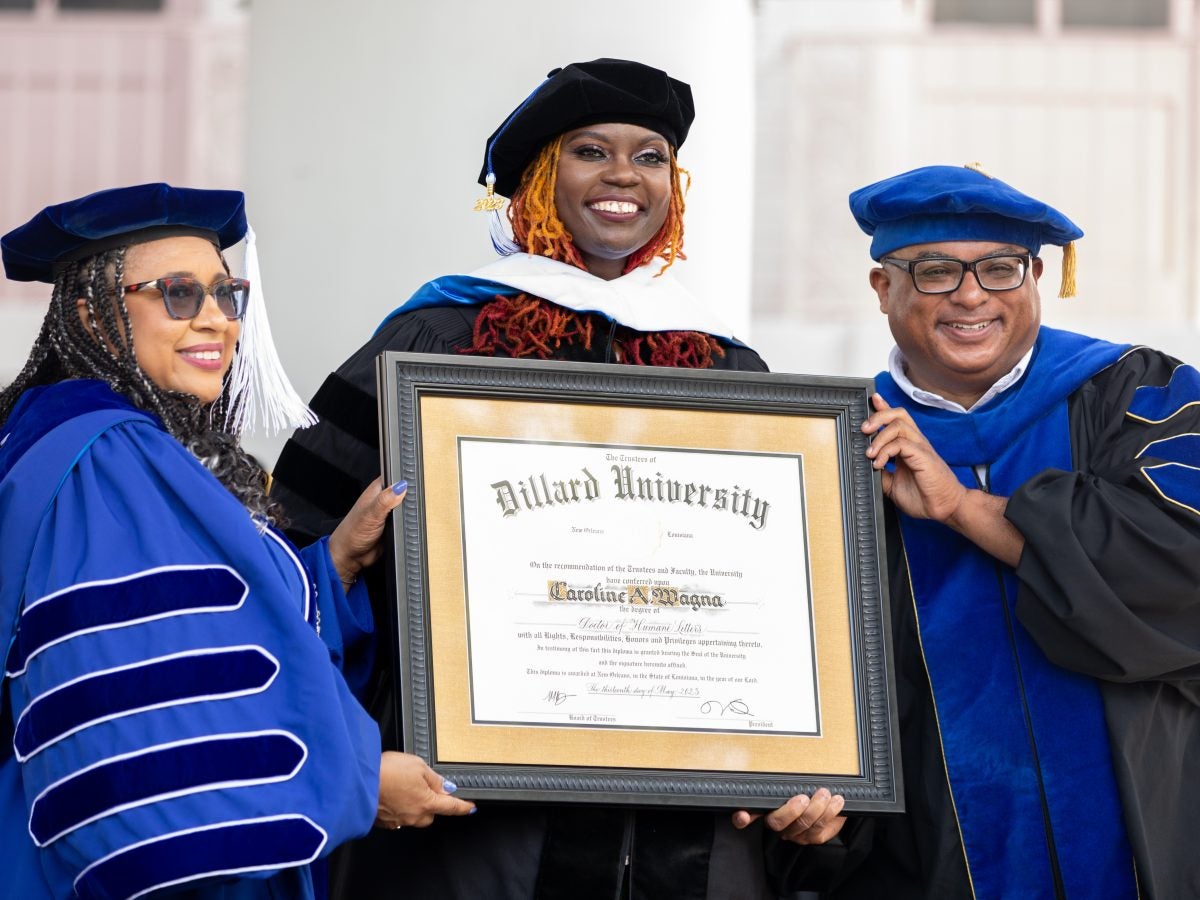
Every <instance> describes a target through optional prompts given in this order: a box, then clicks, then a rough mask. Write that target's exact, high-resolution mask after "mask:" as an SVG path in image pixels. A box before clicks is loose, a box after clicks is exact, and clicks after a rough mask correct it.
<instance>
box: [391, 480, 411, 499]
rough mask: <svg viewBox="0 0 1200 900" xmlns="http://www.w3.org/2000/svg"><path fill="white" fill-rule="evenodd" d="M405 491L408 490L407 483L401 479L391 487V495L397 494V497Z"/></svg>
mask: <svg viewBox="0 0 1200 900" xmlns="http://www.w3.org/2000/svg"><path fill="white" fill-rule="evenodd" d="M407 490H408V482H407V481H405V480H404V479H403V478H401V479H400V480H399V481H397V482H396V483H395V484H393V485H392V493H393V494H397V495H399V494H403V493H404V492H405V491H407Z"/></svg>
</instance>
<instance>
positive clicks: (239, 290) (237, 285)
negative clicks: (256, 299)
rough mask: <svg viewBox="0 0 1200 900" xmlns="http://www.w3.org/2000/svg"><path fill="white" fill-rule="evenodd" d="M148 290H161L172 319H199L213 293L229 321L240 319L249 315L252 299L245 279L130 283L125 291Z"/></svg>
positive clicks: (184, 277)
mask: <svg viewBox="0 0 1200 900" xmlns="http://www.w3.org/2000/svg"><path fill="white" fill-rule="evenodd" d="M146 288H158V291H159V293H160V294H161V295H162V301H163V306H164V307H166V310H167V315H168V316H170V317H171V318H172V319H194V318H196V316H198V315H200V310H201V309H203V307H204V298H205V297H206V296H208V295H209V294H211V295H212V298H213V300H215V301H216V303H217V309H219V310H220V311H221V313H222V314H223V315H224V316H225V318H227V319H230V320H233V319H240V318H241V317H242V316H244V315H245V314H246V304H247V303H248V302H249V300H250V282H249V281H247V280H246V279H245V278H222V279H221V280H220V281H214V282H213V283H212V284H211V285H207V286H206V285H205V284H204V283H203V282H201V281H197V280H196V279H195V278H188V277H186V276H171V277H169V278H155V279H154V280H153V281H142V282H139V283H138V284H127V285H125V292H126V293H133V292H136V291H144V290H145V289H146Z"/></svg>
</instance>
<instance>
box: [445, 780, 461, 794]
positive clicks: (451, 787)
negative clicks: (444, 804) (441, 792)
mask: <svg viewBox="0 0 1200 900" xmlns="http://www.w3.org/2000/svg"><path fill="white" fill-rule="evenodd" d="M442 787H443V788H445V790H446V793H447V794H453V793H454V792H455V791H457V790H458V785H457V784H455V783H454V782H453V781H451V780H450V779H449V778H443V779H442Z"/></svg>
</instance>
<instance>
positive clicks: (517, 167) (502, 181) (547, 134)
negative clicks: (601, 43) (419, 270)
mask: <svg viewBox="0 0 1200 900" xmlns="http://www.w3.org/2000/svg"><path fill="white" fill-rule="evenodd" d="M695 116H696V110H695V107H694V106H693V105H692V89H691V88H690V87H689V86H688V85H686V84H684V83H683V82H682V81H678V80H676V79H674V78H672V77H671V76H669V75H668V74H667V73H666V72H664V71H662V70H661V69H655V68H652V67H650V66H647V65H643V64H642V63H638V62H630V61H629V60H624V59H594V60H592V61H591V62H581V63H571V65H569V66H566V67H565V68H562V69H554V70H553V71H552V72H550V73H549V74H548V75H547V76H546V80H545V81H543V82H542V83H541V84H540V85H539V86H538V87H537V88H536V89H535V90H534V92H533V93H532V94H530V95H529V97H527V98H526V99H525V101H524V102H523V103H522V104H521V105H520V106H518V107H517V108H516V109H515V110H513V111H512V112H511V113H509V115H508V116H507V117H506V118H505V119H504V121H503V122H502V123H501V124H500V127H499V128H497V129H496V130H495V131H494V132H492V136H491V137H489V138H488V141H487V147H486V149H485V151H484V158H483V169H482V170H481V171H480V173H479V183H480V184H486V183H487V175H488V172H492V173H494V174H495V176H496V192H497V193H499V194H503V195H504V196H505V197H511V196H512V194H513V192H514V191H515V190H516V189H517V185H518V184H520V181H521V173H522V172H524V171H525V167H526V166H527V165H529V163H530V161H531V160H532V159H533V158H534V156H535V155H536V154H537V153H538V151H539V150H541V149H542V147H543V145H545V144H546V142H547V141H549V140H550V139H551V138H554V137H557V136H558V135H560V134H562V133H563V132H564V131H570V130H571V129H572V128H581V127H582V126H584V125H595V124H597V123H599V122H623V123H626V124H630V125H641V126H642V127H643V128H649V129H651V130H653V131H657V132H658V133H659V134H661V135H662V136H663V137H664V138H666V139H667V141H668V142H669V143H670V144H671V146H672V147H675V148H678V147H680V146H681V145H682V144H683V141H684V139H685V138H686V137H687V133H688V128H689V127H691V124H692V119H694V118H695Z"/></svg>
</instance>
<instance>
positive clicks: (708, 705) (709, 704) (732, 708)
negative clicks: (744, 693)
mask: <svg viewBox="0 0 1200 900" xmlns="http://www.w3.org/2000/svg"><path fill="white" fill-rule="evenodd" d="M727 713H732V714H733V715H735V716H752V715H754V713H752V712H750V707H749V706H747V705H746V701H745V700H741V699H735V700H730V701H729V702H728V703H722V702H721V701H720V700H705V701H704V702H703V703H701V704H700V714H701V715H704V716H714V715H715V716H723V715H725V714H727Z"/></svg>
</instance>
